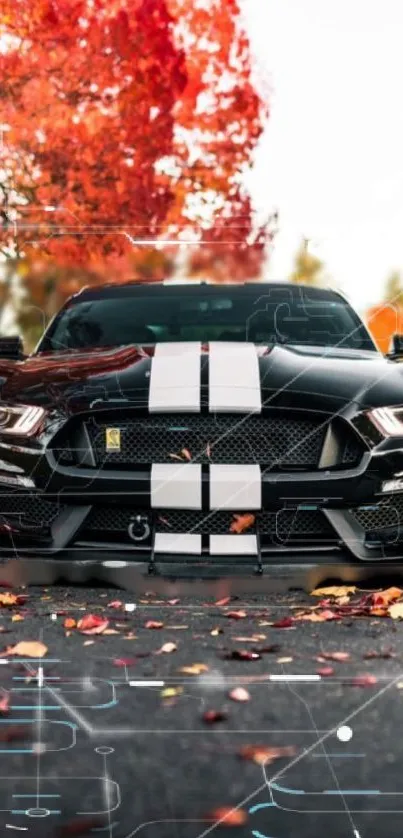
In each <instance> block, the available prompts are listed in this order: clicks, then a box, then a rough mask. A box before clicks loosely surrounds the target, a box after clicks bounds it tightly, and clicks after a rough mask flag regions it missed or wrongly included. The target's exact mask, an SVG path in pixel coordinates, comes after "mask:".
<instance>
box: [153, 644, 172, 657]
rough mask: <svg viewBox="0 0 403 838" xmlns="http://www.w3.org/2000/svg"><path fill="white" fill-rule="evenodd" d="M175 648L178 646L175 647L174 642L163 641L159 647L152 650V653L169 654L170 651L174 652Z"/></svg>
mask: <svg viewBox="0 0 403 838" xmlns="http://www.w3.org/2000/svg"><path fill="white" fill-rule="evenodd" d="M177 648H178V647H177V645H176V643H164V645H163V646H161V649H158V650H157V651H156V652H154V654H155V655H170V654H171V653H172V652H176V650H177Z"/></svg>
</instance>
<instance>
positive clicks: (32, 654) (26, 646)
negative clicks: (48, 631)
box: [0, 640, 48, 658]
mask: <svg viewBox="0 0 403 838" xmlns="http://www.w3.org/2000/svg"><path fill="white" fill-rule="evenodd" d="M47 651H48V647H47V646H45V644H44V643H41V642H40V640H21V641H20V642H19V643H17V645H16V646H10V647H9V648H8V649H7V651H6V652H2V653H1V655H0V657H2V658H4V657H7V655H21V657H23V658H43V657H44V655H46V652H47Z"/></svg>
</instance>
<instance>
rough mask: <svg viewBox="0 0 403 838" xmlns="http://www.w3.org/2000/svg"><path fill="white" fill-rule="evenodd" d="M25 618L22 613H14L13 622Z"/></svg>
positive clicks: (18, 621)
mask: <svg viewBox="0 0 403 838" xmlns="http://www.w3.org/2000/svg"><path fill="white" fill-rule="evenodd" d="M23 619H24V617H22V615H21V614H13V616H12V617H11V622H12V623H20V622H21V620H23Z"/></svg>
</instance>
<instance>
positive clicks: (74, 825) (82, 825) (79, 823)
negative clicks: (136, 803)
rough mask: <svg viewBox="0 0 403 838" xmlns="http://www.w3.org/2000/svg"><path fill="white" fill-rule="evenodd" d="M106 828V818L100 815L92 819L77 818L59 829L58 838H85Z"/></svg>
mask: <svg viewBox="0 0 403 838" xmlns="http://www.w3.org/2000/svg"><path fill="white" fill-rule="evenodd" d="M104 826H105V818H104V817H99V816H98V815H97V816H95V817H91V818H77V819H76V820H72V821H69V823H66V824H64V825H63V826H61V827H59V830H58V838H73V836H74V838H81V836H82V838H84V836H85V835H88V834H89V833H90V832H92V830H94V829H100V828H102V827H104Z"/></svg>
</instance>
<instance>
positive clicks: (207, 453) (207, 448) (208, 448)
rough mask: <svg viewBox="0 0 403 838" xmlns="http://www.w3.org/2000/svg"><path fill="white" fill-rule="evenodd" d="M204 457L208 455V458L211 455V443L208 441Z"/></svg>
mask: <svg viewBox="0 0 403 838" xmlns="http://www.w3.org/2000/svg"><path fill="white" fill-rule="evenodd" d="M206 457H208V459H210V457H211V445H210V443H209V442H208V443H207V445H206Z"/></svg>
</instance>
